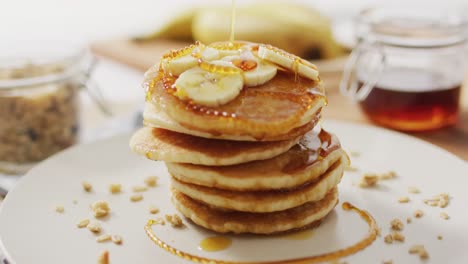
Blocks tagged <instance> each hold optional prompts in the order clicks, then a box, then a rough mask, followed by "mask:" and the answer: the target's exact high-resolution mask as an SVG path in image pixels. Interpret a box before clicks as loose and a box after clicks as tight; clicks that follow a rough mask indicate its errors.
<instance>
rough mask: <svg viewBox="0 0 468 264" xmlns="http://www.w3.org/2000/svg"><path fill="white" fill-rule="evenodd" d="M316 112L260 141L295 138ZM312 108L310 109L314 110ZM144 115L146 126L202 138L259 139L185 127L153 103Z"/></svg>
mask: <svg viewBox="0 0 468 264" xmlns="http://www.w3.org/2000/svg"><path fill="white" fill-rule="evenodd" d="M317 109H318V112H316V113H315V118H314V119H313V120H312V121H311V122H309V123H306V124H304V125H302V126H300V127H296V128H294V129H292V130H290V131H289V132H288V133H286V134H281V135H276V136H271V135H270V136H268V137H265V138H263V139H262V140H261V141H281V140H289V139H292V138H295V137H297V136H300V135H304V134H305V133H307V132H308V131H310V130H311V129H312V128H314V127H315V125H316V124H317V123H318V122H319V120H320V118H321V114H320V108H318V106H317ZM314 110H315V109H312V110H311V111H314ZM143 117H144V121H143V123H144V125H145V126H147V127H157V128H163V129H167V130H171V131H174V132H179V133H184V134H188V135H192V136H197V137H204V138H213V139H226V140H235V141H259V140H258V139H256V138H254V137H252V136H250V135H229V134H219V133H211V132H206V131H199V130H197V129H196V128H192V127H190V126H189V127H185V126H182V125H180V124H179V123H177V122H175V121H174V120H172V119H171V118H170V117H169V116H168V115H167V114H166V113H165V112H164V111H162V110H161V109H160V108H159V107H157V106H156V105H154V104H151V103H146V106H145V110H144V112H143Z"/></svg>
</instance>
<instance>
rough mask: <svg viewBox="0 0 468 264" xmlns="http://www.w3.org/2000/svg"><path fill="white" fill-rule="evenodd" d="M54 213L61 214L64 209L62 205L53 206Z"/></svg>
mask: <svg viewBox="0 0 468 264" xmlns="http://www.w3.org/2000/svg"><path fill="white" fill-rule="evenodd" d="M55 212H57V213H59V214H63V212H65V207H63V205H57V206H55Z"/></svg>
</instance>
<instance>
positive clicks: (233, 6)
mask: <svg viewBox="0 0 468 264" xmlns="http://www.w3.org/2000/svg"><path fill="white" fill-rule="evenodd" d="M231 1H232V7H231V8H232V10H231V33H230V35H229V42H230V43H231V45H234V27H235V25H236V0H231Z"/></svg>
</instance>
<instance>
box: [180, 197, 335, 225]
mask: <svg viewBox="0 0 468 264" xmlns="http://www.w3.org/2000/svg"><path fill="white" fill-rule="evenodd" d="M172 202H173V203H174V205H175V206H176V208H177V209H178V210H179V211H180V212H181V213H182V214H183V215H184V216H185V217H187V218H189V219H191V220H192V221H193V222H194V223H195V224H197V225H200V226H202V227H205V228H207V229H210V230H213V231H216V232H219V233H228V232H232V233H253V234H274V233H281V232H286V231H292V230H295V229H302V228H306V227H315V226H318V225H319V224H320V222H321V221H322V220H323V218H324V217H325V216H327V215H328V214H329V213H330V212H331V211H332V210H333V208H335V206H336V204H337V203H338V191H337V188H333V189H331V190H330V192H328V193H327V195H325V197H324V198H323V199H322V200H320V201H317V202H310V203H306V204H303V205H301V206H298V207H295V208H291V209H289V210H285V211H279V212H273V213H245V212H236V211H223V210H217V209H215V208H213V207H210V206H208V205H205V204H203V203H200V202H197V201H195V200H193V199H191V198H190V197H188V196H186V195H184V194H183V193H181V192H179V191H177V190H174V189H173V190H172Z"/></svg>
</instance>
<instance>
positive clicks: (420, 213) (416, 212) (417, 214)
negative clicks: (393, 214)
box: [413, 210, 424, 218]
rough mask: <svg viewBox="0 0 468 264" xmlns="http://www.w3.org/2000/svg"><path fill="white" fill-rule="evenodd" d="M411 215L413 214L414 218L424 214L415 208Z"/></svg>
mask: <svg viewBox="0 0 468 264" xmlns="http://www.w3.org/2000/svg"><path fill="white" fill-rule="evenodd" d="M413 215H414V217H416V218H421V217H422V216H423V215H424V212H423V211H421V210H416V211H414V214H413Z"/></svg>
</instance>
